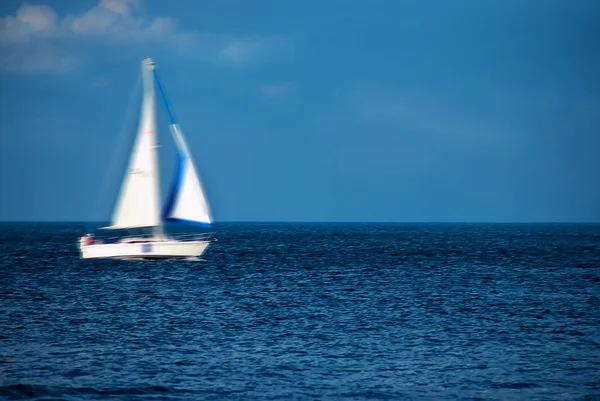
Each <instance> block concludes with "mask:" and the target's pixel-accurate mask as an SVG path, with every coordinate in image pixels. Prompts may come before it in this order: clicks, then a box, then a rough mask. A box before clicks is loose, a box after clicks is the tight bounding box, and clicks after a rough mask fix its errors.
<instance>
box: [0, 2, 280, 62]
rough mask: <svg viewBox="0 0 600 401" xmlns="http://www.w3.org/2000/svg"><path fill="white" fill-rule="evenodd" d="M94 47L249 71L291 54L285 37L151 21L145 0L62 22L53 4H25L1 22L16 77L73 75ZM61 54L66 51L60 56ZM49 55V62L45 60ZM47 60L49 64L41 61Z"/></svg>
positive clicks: (0, 39)
mask: <svg viewBox="0 0 600 401" xmlns="http://www.w3.org/2000/svg"><path fill="white" fill-rule="evenodd" d="M92 40H93V42H89V44H96V45H97V44H102V43H104V44H110V45H114V46H122V47H123V46H147V45H149V44H153V45H158V46H160V47H157V49H167V50H169V51H174V52H179V53H185V54H188V55H190V56H194V57H197V58H200V59H205V60H207V61H209V62H217V63H219V64H221V65H230V66H235V67H248V66H253V65H257V64H260V63H263V62H268V61H272V60H275V59H278V58H281V57H285V56H287V55H289V54H291V51H292V46H291V44H290V43H289V42H288V41H286V40H285V39H282V38H277V37H275V38H262V37H236V36H232V35H227V34H211V33H199V32H193V31H182V30H181V29H179V27H178V21H177V20H176V19H175V18H172V17H167V16H157V17H154V18H148V17H147V16H145V15H144V13H143V9H142V0H101V1H100V2H99V3H98V4H97V5H96V6H94V7H93V8H91V9H89V10H87V11H86V12H84V13H82V14H80V15H66V16H64V17H62V18H60V17H59V16H58V15H57V13H56V12H55V11H54V9H53V8H52V7H50V6H49V5H43V4H42V5H31V4H29V3H23V4H21V6H20V7H19V8H18V10H17V11H16V12H15V14H14V15H9V16H5V17H3V18H0V69H3V70H4V71H11V72H17V71H22V72H38V71H44V70H50V71H67V70H70V69H72V68H75V67H76V66H78V65H80V64H82V63H83V62H84V61H85V54H87V53H86V52H85V51H76V50H72V51H70V52H69V51H66V50H65V49H69V48H74V47H77V46H79V50H81V46H82V43H86V42H82V41H92ZM57 49H61V51H58V50H57ZM40 54H43V57H41V56H40ZM40 60H45V62H40Z"/></svg>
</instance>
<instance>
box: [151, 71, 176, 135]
mask: <svg viewBox="0 0 600 401" xmlns="http://www.w3.org/2000/svg"><path fill="white" fill-rule="evenodd" d="M153 72H154V80H155V81H156V86H157V87H158V92H159V93H160V97H161V98H162V100H163V103H164V104H165V108H166V109H167V114H168V115H169V120H171V124H177V123H176V122H175V116H174V114H173V110H172V109H171V105H170V104H169V101H168V100H167V93H166V91H165V90H164V88H163V86H162V83H161V81H160V79H159V78H158V73H157V72H156V68H154V71H153Z"/></svg>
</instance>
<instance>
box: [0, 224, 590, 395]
mask: <svg viewBox="0 0 600 401" xmlns="http://www.w3.org/2000/svg"><path fill="white" fill-rule="evenodd" d="M86 229H87V228H86V226H85V224H83V223H1V224H0V299H1V305H2V313H1V315H0V399H5V400H24V399H27V400H221V399H235V400H313V399H315V400H600V225H599V224H317V223H314V224H313V223H310V224H309V223H306V224H295V223H286V224H267V223H260V224H259V223H227V224H225V223H223V224H217V225H216V226H215V235H216V239H217V241H215V242H214V243H212V244H211V245H210V247H209V248H208V250H207V252H206V253H205V254H204V255H203V256H202V258H201V259H200V260H196V261H188V260H183V261H164V260H162V261H160V260H159V261H140V260H137V261H136V260H133V261H119V260H82V259H80V257H79V253H78V250H77V241H78V237H79V236H81V235H83V234H84V233H85V232H86Z"/></svg>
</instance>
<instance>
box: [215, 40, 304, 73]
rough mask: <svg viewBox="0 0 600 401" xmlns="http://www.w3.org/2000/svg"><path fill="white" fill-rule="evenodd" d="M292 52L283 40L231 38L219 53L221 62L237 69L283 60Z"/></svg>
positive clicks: (290, 46)
mask: <svg viewBox="0 0 600 401" xmlns="http://www.w3.org/2000/svg"><path fill="white" fill-rule="evenodd" d="M292 52H293V47H292V45H291V43H290V42H289V41H287V40H285V39H283V38H259V37H254V38H252V37H247V38H231V39H230V40H228V41H227V43H226V44H225V45H224V46H223V47H222V48H221V50H220V51H219V58H220V59H221V61H223V62H225V63H227V64H231V65H234V66H237V67H246V66H249V65H255V64H257V63H261V62H265V61H271V60H274V59H278V58H285V57H287V56H289V55H291V53H292Z"/></svg>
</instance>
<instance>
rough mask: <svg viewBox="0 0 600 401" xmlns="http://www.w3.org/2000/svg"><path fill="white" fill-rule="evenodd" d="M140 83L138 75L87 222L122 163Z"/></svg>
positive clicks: (102, 199)
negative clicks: (114, 149) (120, 162)
mask: <svg viewBox="0 0 600 401" xmlns="http://www.w3.org/2000/svg"><path fill="white" fill-rule="evenodd" d="M141 83H142V75H141V74H138V75H137V80H136V83H135V85H134V87H133V89H132V91H131V94H130V95H129V101H128V102H127V109H126V112H125V121H124V123H123V126H122V127H121V131H120V133H119V135H118V136H117V141H116V144H117V146H116V148H117V149H116V151H115V152H114V153H113V156H112V157H111V158H110V159H111V161H110V164H109V167H108V169H106V170H105V174H104V180H103V181H102V184H101V185H100V186H99V187H98V188H99V190H100V194H99V195H98V196H96V203H95V205H94V207H93V209H92V211H91V213H90V216H89V218H88V220H89V221H91V219H92V217H93V216H94V215H95V214H96V213H98V212H99V211H100V208H101V206H102V205H103V204H104V203H105V201H106V200H107V197H108V196H109V195H110V194H112V192H111V191H108V189H109V184H110V181H111V177H113V176H114V175H116V174H115V170H116V168H117V167H118V164H119V163H117V162H118V161H122V160H121V159H122V156H123V154H124V151H125V149H126V142H129V141H126V140H125V139H126V137H127V135H126V133H127V131H128V128H130V125H131V120H132V115H133V112H134V111H136V107H134V105H135V104H136V103H135V102H134V100H135V95H136V93H137V92H138V91H139V88H140V86H141ZM119 156H121V157H119ZM109 220H110V219H109Z"/></svg>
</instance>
